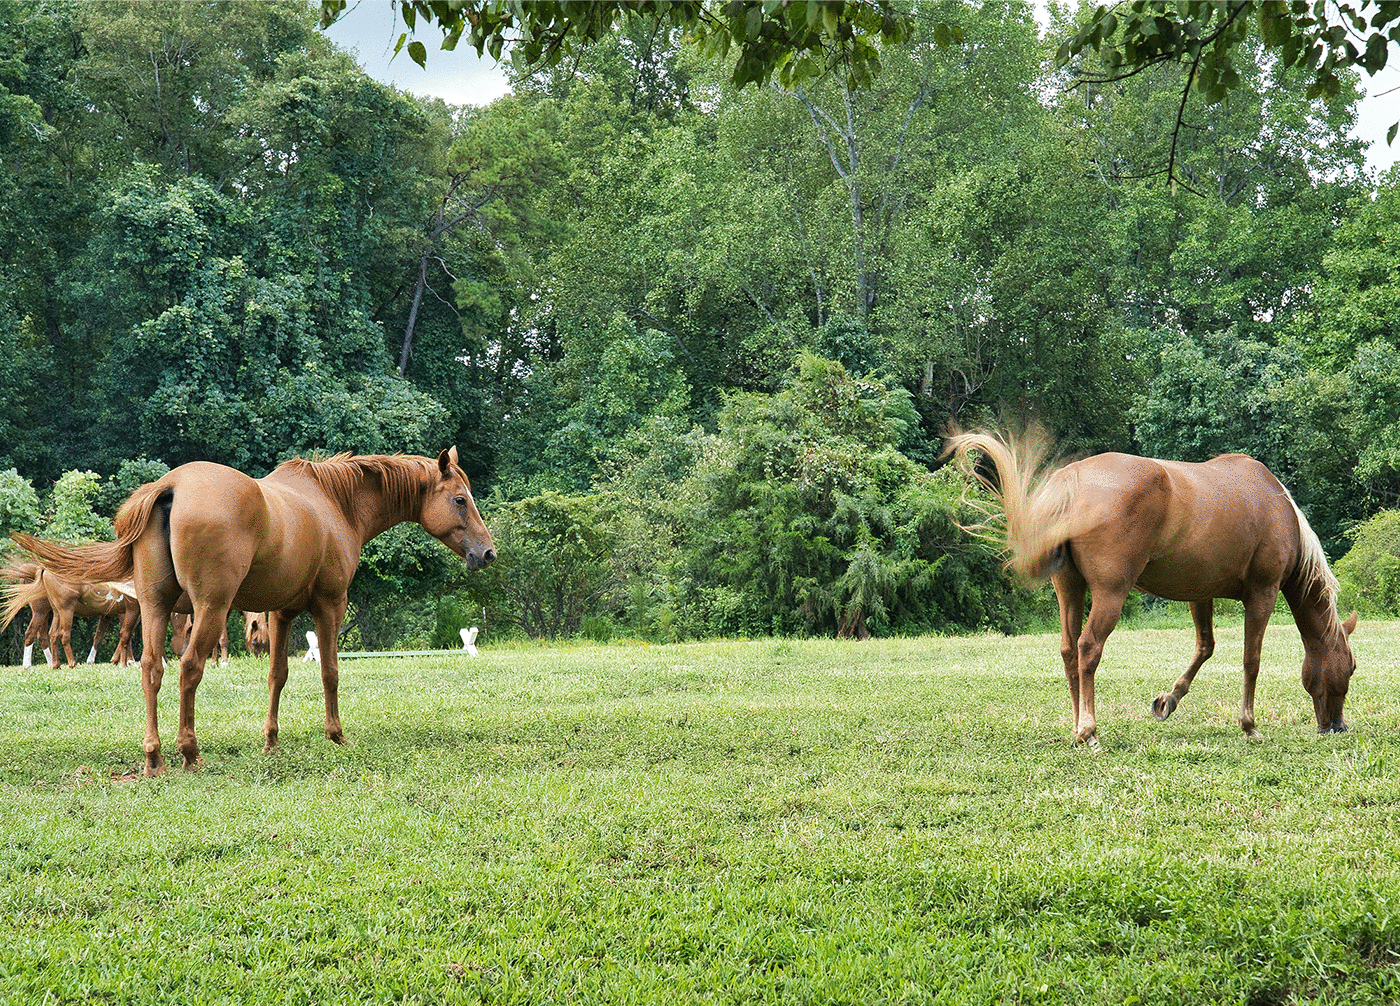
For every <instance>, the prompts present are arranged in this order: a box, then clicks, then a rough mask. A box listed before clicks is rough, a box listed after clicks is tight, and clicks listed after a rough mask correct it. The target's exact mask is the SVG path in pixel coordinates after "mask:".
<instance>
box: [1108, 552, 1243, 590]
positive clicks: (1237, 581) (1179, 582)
mask: <svg viewBox="0 0 1400 1006" xmlns="http://www.w3.org/2000/svg"><path fill="white" fill-rule="evenodd" d="M1134 586H1135V587H1137V589H1138V590H1144V591H1146V592H1147V593H1149V594H1155V595H1156V596H1157V597H1164V598H1166V599H1167V600H1169V601H1206V600H1210V599H1211V598H1215V597H1230V598H1234V599H1235V600H1241V599H1242V598H1243V596H1244V584H1243V581H1242V579H1241V577H1240V574H1239V573H1238V572H1237V571H1234V570H1230V569H1220V568H1214V567H1213V564H1211V563H1209V562H1206V561H1203V560H1201V559H1200V558H1199V557H1197V558H1195V559H1193V560H1190V561H1180V562H1177V561H1173V559H1172V558H1171V557H1163V558H1161V559H1153V560H1152V561H1151V562H1149V563H1148V564H1147V566H1146V568H1145V569H1143V571H1142V573H1141V575H1139V576H1138V578H1137V583H1136V584H1134Z"/></svg>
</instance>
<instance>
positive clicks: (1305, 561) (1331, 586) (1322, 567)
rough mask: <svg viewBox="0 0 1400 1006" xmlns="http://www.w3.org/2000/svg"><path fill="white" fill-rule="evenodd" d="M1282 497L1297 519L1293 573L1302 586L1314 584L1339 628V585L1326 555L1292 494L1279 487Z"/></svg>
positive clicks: (1285, 487)
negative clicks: (1296, 562)
mask: <svg viewBox="0 0 1400 1006" xmlns="http://www.w3.org/2000/svg"><path fill="white" fill-rule="evenodd" d="M1281 488H1282V489H1283V495H1284V496H1285V497H1287V499H1288V504H1289V506H1291V507H1293V513H1294V515H1295V516H1296V517H1297V518H1298V539H1299V540H1298V568H1297V570H1296V572H1295V573H1294V575H1295V576H1297V577H1298V579H1299V580H1300V581H1301V582H1303V583H1304V584H1316V586H1317V589H1318V591H1319V592H1320V593H1321V594H1322V598H1323V601H1324V602H1325V603H1326V604H1327V606H1328V607H1329V608H1331V609H1332V615H1333V616H1334V617H1333V619H1332V621H1333V622H1335V623H1336V624H1337V627H1338V628H1340V627H1341V616H1339V615H1338V614H1337V593H1338V591H1340V589H1341V585H1340V584H1338V582H1337V577H1336V575H1335V574H1333V572H1332V568H1331V567H1330V566H1329V565H1328V564H1327V553H1326V552H1324V551H1323V550H1322V542H1321V541H1320V540H1319V539H1318V537H1317V532H1316V531H1314V530H1313V529H1312V525H1311V524H1309V523H1308V519H1307V518H1306V517H1304V516H1303V511H1302V510H1301V509H1299V507H1298V504H1297V502H1295V501H1294V499H1293V494H1292V493H1290V492H1289V491H1288V487H1287V486H1281Z"/></svg>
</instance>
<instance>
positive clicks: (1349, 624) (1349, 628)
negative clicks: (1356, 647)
mask: <svg viewBox="0 0 1400 1006" xmlns="http://www.w3.org/2000/svg"><path fill="white" fill-rule="evenodd" d="M1342 628H1343V629H1345V630H1346V634H1347V635H1348V636H1350V635H1351V634H1352V633H1353V632H1355V631H1356V612H1354V611H1353V612H1352V613H1351V617H1350V618H1348V619H1347V620H1346V621H1345V622H1343V623H1342Z"/></svg>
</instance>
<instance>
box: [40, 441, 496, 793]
mask: <svg viewBox="0 0 1400 1006" xmlns="http://www.w3.org/2000/svg"><path fill="white" fill-rule="evenodd" d="M405 521H413V522H416V523H418V524H420V525H422V527H423V529H424V530H426V531H427V532H428V533H429V534H431V535H432V536H433V537H435V538H437V539H438V540H439V541H441V542H442V543H443V544H445V545H446V546H447V547H448V548H450V549H451V550H452V551H453V552H455V553H457V555H459V556H461V557H462V559H463V560H464V561H465V563H466V566H467V568H468V569H480V568H482V567H484V566H486V565H487V564H489V563H491V562H492V561H494V560H495V558H496V547H495V543H494V542H493V541H492V539H491V533H490V532H489V531H488V530H487V529H486V525H485V524H484V523H483V522H482V519H481V514H480V513H479V512H478V510H477V508H476V501H475V500H474V499H473V498H472V494H471V485H470V483H469V482H468V481H467V476H466V474H465V473H464V472H463V471H462V469H461V467H460V466H459V464H458V460H457V448H455V447H453V448H450V449H448V450H445V451H443V452H442V453H441V454H439V455H438V456H437V458H436V459H434V458H423V457H414V456H409V455H362V456H354V455H348V454H338V455H336V456H334V457H331V458H327V459H324V460H310V461H308V460H304V459H301V458H294V459H292V460H291V461H287V462H285V463H283V464H281V465H279V466H278V467H277V468H276V469H274V470H273V471H272V472H271V473H270V474H269V475H266V476H264V477H263V478H261V479H253V478H250V477H249V476H247V475H244V474H243V473H242V472H239V471H237V470H235V469H233V468H227V467H225V466H223V465H217V464H212V463H209V462H203V461H195V462H191V463H190V464H186V465H181V466H180V467H179V468H176V469H175V470H173V471H171V472H169V473H168V474H166V475H165V476H164V477H163V478H161V479H160V480H159V481H156V482H152V483H150V484H148V485H144V486H142V487H140V488H139V489H137V490H136V491H135V492H134V493H132V494H131V497H130V498H129V499H128V500H127V501H126V502H125V503H124V504H122V508H121V509H120V510H119V511H118V512H117V518H116V522H115V528H116V532H117V540H116V541H114V542H104V543H99V544H94V545H80V546H75V547H64V546H62V545H59V544H57V543H55V542H47V541H41V540H39V539H36V538H33V537H30V536H28V535H21V534H15V535H12V537H13V538H14V540H15V541H16V542H17V543H18V544H19V545H20V546H21V547H23V548H25V549H27V550H28V551H29V552H31V553H33V554H34V555H35V556H36V557H37V558H38V559H39V561H40V562H41V563H42V564H43V565H44V566H45V567H46V568H48V569H50V570H52V571H54V572H56V573H58V574H60V575H62V576H66V577H72V578H75V579H81V580H90V581H107V580H112V581H117V580H122V581H125V580H130V581H132V583H133V584H134V588H135V591H136V594H137V597H138V598H139V599H140V602H141V629H142V633H143V635H144V636H145V638H146V646H145V649H144V652H143V653H142V655H141V687H142V691H143V692H144V694H145V698H146V734H145V739H144V741H143V749H144V751H145V767H144V769H143V772H144V773H145V774H146V775H155V774H157V773H159V772H162V771H164V770H165V760H164V758H163V757H162V756H161V746H160V732H159V729H158V724H157V718H156V697H157V695H158V693H159V692H160V686H161V679H162V677H163V674H164V671H165V660H164V646H162V645H161V642H162V641H164V639H165V638H166V631H167V629H168V628H169V626H170V616H171V613H172V612H173V611H174V610H176V605H177V604H178V605H179V606H180V609H181V610H185V604H189V606H190V608H191V609H192V610H193V612H194V626H193V629H192V632H191V637H190V643H189V645H188V646H186V647H185V650H184V653H183V654H182V655H181V656H180V720H179V730H178V733H177V735H176V745H177V747H178V749H179V752H180V754H181V756H182V757H183V759H184V767H185V768H192V767H194V766H196V765H198V764H200V756H199V743H198V741H197V739H196V737H195V729H194V698H195V690H196V689H197V688H198V687H199V682H200V679H201V678H203V676H204V665H205V662H206V661H207V660H208V659H209V653H210V651H211V650H213V648H214V646H215V644H216V643H217V642H218V640H219V636H220V634H221V632H223V631H224V629H225V628H226V623H227V619H228V613H229V610H230V609H231V608H233V607H235V606H236V607H237V608H238V609H239V610H240V611H266V612H268V635H269V644H270V650H271V654H270V667H269V670H268V691H269V698H268V712H267V720H266V722H265V723H264V726H263V735H264V738H265V744H264V749H265V750H268V751H271V750H272V749H273V748H274V747H276V745H277V734H278V724H277V710H278V704H279V701H280V699H281V694H282V688H283V686H284V685H285V684H286V682H287V638H288V635H289V632H290V629H291V624H292V619H293V618H295V617H296V616H297V615H298V614H300V613H301V612H303V611H309V612H310V613H311V617H312V618H313V619H314V620H315V622H316V634H317V637H318V638H319V639H321V640H322V643H321V683H322V688H323V691H324V693H325V703H326V736H327V737H329V738H330V739H331V740H332V741H335V742H336V743H344V740H345V736H344V731H343V730H342V728H341V724H340V712H339V700H338V687H339V680H340V676H339V663H338V660H337V652H336V640H337V639H338V638H339V636H340V626H341V622H342V621H343V619H344V617H345V608H346V604H347V592H348V590H349V587H350V580H351V577H353V576H354V574H355V567H356V565H357V564H358V563H359V560H360V550H361V549H362V548H363V547H364V545H365V543H366V542H368V541H369V540H370V539H371V538H373V537H375V536H376V535H378V534H379V533H381V532H383V531H387V530H388V529H389V528H391V527H393V526H394V525H396V524H400V523H403V522H405Z"/></svg>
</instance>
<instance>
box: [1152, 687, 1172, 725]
mask: <svg viewBox="0 0 1400 1006" xmlns="http://www.w3.org/2000/svg"><path fill="white" fill-rule="evenodd" d="M1175 711H1176V699H1174V698H1172V697H1171V696H1170V695H1167V694H1165V693H1163V694H1161V695H1159V696H1157V697H1156V698H1155V699H1153V700H1152V715H1153V716H1155V717H1157V719H1159V720H1165V719H1166V718H1167V717H1168V716H1170V715H1171V714H1172V713H1173V712H1175Z"/></svg>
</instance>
